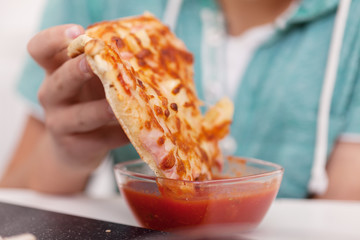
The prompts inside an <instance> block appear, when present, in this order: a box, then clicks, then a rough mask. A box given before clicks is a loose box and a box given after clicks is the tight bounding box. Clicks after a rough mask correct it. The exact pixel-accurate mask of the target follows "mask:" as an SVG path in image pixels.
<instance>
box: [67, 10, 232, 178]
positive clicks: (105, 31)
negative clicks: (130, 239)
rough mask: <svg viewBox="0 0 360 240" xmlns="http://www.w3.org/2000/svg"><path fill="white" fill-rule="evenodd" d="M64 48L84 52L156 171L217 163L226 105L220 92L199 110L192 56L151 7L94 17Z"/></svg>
mask: <svg viewBox="0 0 360 240" xmlns="http://www.w3.org/2000/svg"><path fill="white" fill-rule="evenodd" d="M68 53H69V56H71V57H75V56H77V55H79V54H82V53H85V55H86V58H87V61H88V63H89V64H90V66H91V68H92V70H93V71H94V73H95V74H96V75H97V76H98V77H99V78H100V80H101V82H102V84H103V86H104V90H105V93H106V98H107V100H108V102H109V104H110V106H111V108H112V109H113V112H114V114H115V116H116V117H117V119H118V121H119V123H120V124H121V126H122V128H123V130H124V132H125V133H126V134H127V136H128V138H129V140H130V141H131V143H132V144H133V145H134V147H135V149H136V150H137V152H138V153H139V155H140V157H141V159H142V160H143V161H145V162H146V163H147V164H148V165H149V166H150V168H151V169H152V170H153V171H154V172H155V174H156V175H157V176H160V177H166V178H172V179H184V180H206V179H211V177H212V175H211V169H212V167H214V166H217V167H221V166H222V155H221V151H220V149H219V146H218V142H219V141H220V140H221V139H222V138H223V137H225V136H226V135H227V134H228V132H229V126H230V123H231V121H232V115H233V105H232V103H231V101H230V100H229V99H223V100H221V101H220V102H219V103H218V104H216V105H215V106H213V107H212V108H210V109H209V110H208V112H207V113H206V114H205V115H202V114H201V111H200V106H201V104H202V103H201V101H200V100H199V99H198V98H197V95H196V90H195V85H194V82H193V61H194V59H193V56H192V54H191V53H190V52H189V51H187V49H186V47H185V45H184V43H183V42H182V41H181V40H179V39H178V38H177V37H176V36H175V35H174V34H173V33H171V31H170V30H169V28H168V27H167V26H165V25H163V24H162V23H161V22H160V21H159V20H158V19H156V18H155V17H154V16H153V15H151V14H150V13H145V14H144V15H141V16H136V17H130V18H123V19H119V20H115V21H107V22H100V23H97V24H94V25H92V26H90V27H88V29H87V30H86V32H85V34H84V35H81V36H79V37H78V38H77V39H75V40H74V41H73V42H71V43H70V45H69V48H68Z"/></svg>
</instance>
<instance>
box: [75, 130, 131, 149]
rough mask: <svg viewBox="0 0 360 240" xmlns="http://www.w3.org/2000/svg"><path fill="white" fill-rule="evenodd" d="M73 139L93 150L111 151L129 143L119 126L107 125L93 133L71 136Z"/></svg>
mask: <svg viewBox="0 0 360 240" xmlns="http://www.w3.org/2000/svg"><path fill="white" fill-rule="evenodd" d="M73 139H77V141H79V140H81V141H83V142H87V143H88V144H91V145H92V146H93V147H94V148H98V149H106V150H111V149H114V148H117V147H120V146H124V145H126V144H129V143H130V141H129V139H128V138H127V136H126V134H125V133H124V131H123V130H122V128H121V127H120V125H119V124H117V125H108V126H105V127H102V128H101V129H99V130H97V131H93V132H86V133H80V134H77V135H76V136H73ZM96 145H97V146H96Z"/></svg>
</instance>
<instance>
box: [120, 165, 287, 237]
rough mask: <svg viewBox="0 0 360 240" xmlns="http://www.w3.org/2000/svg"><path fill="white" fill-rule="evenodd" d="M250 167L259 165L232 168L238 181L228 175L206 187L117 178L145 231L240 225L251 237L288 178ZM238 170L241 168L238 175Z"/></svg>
mask: <svg viewBox="0 0 360 240" xmlns="http://www.w3.org/2000/svg"><path fill="white" fill-rule="evenodd" d="M250 161H256V164H255V165H256V166H249V167H247V165H246V164H247V163H248V160H246V159H245V161H244V159H242V161H238V162H235V163H232V165H231V166H230V168H229V169H230V170H231V172H232V173H231V174H232V175H234V173H235V172H236V174H235V175H237V176H236V177H231V174H230V175H229V172H226V173H224V174H223V175H221V176H226V177H221V178H218V179H215V180H211V181H203V182H191V181H181V180H172V179H164V178H156V177H149V176H147V175H142V174H131V175H128V174H123V173H118V172H117V171H116V170H115V173H116V178H117V181H118V185H119V188H120V191H121V193H122V195H123V197H124V198H125V199H126V201H127V203H128V205H129V207H130V209H131V210H132V212H133V214H134V215H135V217H136V219H137V220H138V222H139V223H140V224H141V226H143V227H146V228H150V229H154V230H165V231H166V230H177V229H187V228H191V227H202V226H206V225H231V226H234V225H235V226H236V227H237V228H238V230H239V231H247V230H251V229H253V228H254V227H256V226H257V225H258V224H259V223H260V222H261V220H262V219H263V218H264V216H265V214H266V212H267V210H268V209H269V207H270V205H271V203H272V202H273V200H274V199H275V197H276V194H277V192H278V190H279V187H280V183H281V178H282V173H283V170H282V168H281V167H280V166H278V167H277V166H275V169H272V168H271V167H270V168H269V169H268V168H264V169H260V168H259V166H257V164H259V163H260V165H261V164H262V163H263V161H260V160H251V159H250ZM258 161H260V162H258ZM265 163H266V162H265ZM136 164H140V165H142V164H143V163H142V162H137V163H136ZM234 164H235V165H239V166H237V168H236V169H235V168H234ZM120 165H122V166H124V165H123V163H122V164H120ZM240 165H241V166H240ZM270 165H272V164H270ZM142 167H143V166H141V168H135V169H136V170H135V171H137V172H139V169H142ZM234 169H235V171H234ZM123 170H124V169H123ZM129 170H131V169H126V171H129ZM120 172H121V171H120ZM140 172H141V171H140ZM239 172H241V176H240V177H238V175H239Z"/></svg>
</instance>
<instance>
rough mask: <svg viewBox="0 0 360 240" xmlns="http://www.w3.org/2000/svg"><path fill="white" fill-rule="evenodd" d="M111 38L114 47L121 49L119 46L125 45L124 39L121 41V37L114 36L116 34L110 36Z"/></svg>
mask: <svg viewBox="0 0 360 240" xmlns="http://www.w3.org/2000/svg"><path fill="white" fill-rule="evenodd" d="M111 40H112V41H113V42H115V44H116V47H117V48H118V49H121V48H123V47H125V43H124V41H123V40H122V39H121V38H119V37H116V36H113V37H112V38H111Z"/></svg>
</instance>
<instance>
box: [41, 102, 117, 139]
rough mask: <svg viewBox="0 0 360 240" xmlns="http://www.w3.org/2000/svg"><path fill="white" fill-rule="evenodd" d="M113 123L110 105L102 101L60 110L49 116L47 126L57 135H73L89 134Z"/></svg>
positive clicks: (113, 118)
mask: <svg viewBox="0 0 360 240" xmlns="http://www.w3.org/2000/svg"><path fill="white" fill-rule="evenodd" d="M113 121H115V116H114V114H113V112H112V111H111V109H110V106H109V104H108V103H107V101H106V99H101V100H96V101H91V102H84V103H79V104H75V105H70V106H66V107H62V108H58V109H56V110H55V112H53V113H52V114H49V115H47V118H46V125H47V127H48V128H49V129H51V130H52V131H53V132H55V133H61V134H72V133H81V132H89V131H92V130H95V129H98V128H100V127H102V126H104V125H107V124H109V123H110V122H113ZM116 123H117V122H116ZM116 125H119V124H118V123H117V124H116Z"/></svg>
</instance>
